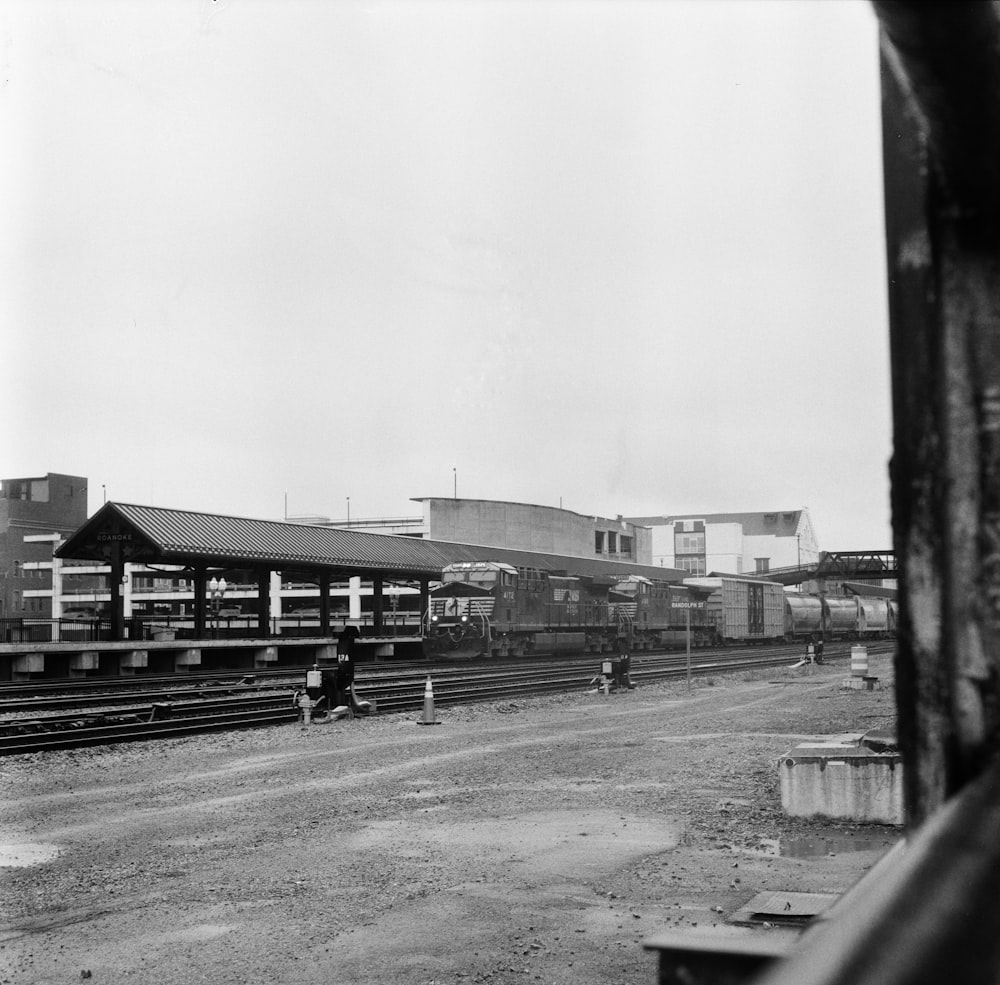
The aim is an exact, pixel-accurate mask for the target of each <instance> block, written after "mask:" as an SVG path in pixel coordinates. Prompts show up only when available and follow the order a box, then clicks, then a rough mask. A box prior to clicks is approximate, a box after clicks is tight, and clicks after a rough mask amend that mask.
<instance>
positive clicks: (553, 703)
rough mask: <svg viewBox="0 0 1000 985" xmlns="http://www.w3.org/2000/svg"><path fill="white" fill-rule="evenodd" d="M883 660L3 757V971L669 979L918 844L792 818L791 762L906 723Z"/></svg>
mask: <svg viewBox="0 0 1000 985" xmlns="http://www.w3.org/2000/svg"><path fill="white" fill-rule="evenodd" d="M870 673H872V674H875V675H878V676H879V678H880V683H881V685H882V687H881V688H879V689H876V690H873V691H856V690H846V689H845V688H844V687H843V683H844V680H845V677H846V675H847V668H846V667H845V666H844V665H842V664H841V665H839V666H829V665H827V666H823V667H818V668H802V669H799V670H791V669H788V670H782V671H774V670H771V671H760V672H757V673H754V674H746V673H742V674H738V675H732V676H728V677H718V678H716V679H715V680H714V681H707V680H704V679H696V680H695V682H694V686H693V688H692V689H691V691H690V692H689V691H688V689H687V688H686V686H685V685H684V684H683V683H680V684H664V685H657V686H647V687H642V688H639V689H636V690H634V691H629V692H623V693H617V694H612V695H610V696H605V695H600V694H594V693H587V694H574V695H568V696H561V697H545V698H535V699H524V700H518V701H505V702H502V703H496V704H490V705H470V706H464V707H455V708H440V707H439V708H438V709H437V719H438V722H439V724H437V725H435V726H419V725H418V724H416V720H417V718H419V716H418V715H385V716H377V717H374V718H371V719H355V720H351V721H341V722H337V723H333V724H314V725H312V726H310V727H308V728H306V727H303V726H300V725H291V726H285V727H279V728H268V729H260V730H255V731H246V732H239V733H228V734H218V735H211V736H203V737H198V738H186V739H176V740H172V741H167V742H163V743H137V744H133V745H122V746H118V747H105V748H99V749H93V750H84V751H73V752H54V753H48V754H46V755H44V756H42V755H33V756H19V757H9V758H6V759H3V760H0V794H2V796H3V798H4V803H5V809H4V814H3V818H2V821H0V879H2V883H3V886H4V892H3V896H2V900H0V913H2V917H3V930H2V934H0V981H2V982H3V983H17V985H21V983H25V985H26V983H32V985H48V983H53V985H54V983H68V982H78V981H80V980H81V979H89V980H91V981H93V982H95V983H120V982H126V981H127V982H135V983H146V982H149V983H156V985H187V983H190V982H213V983H258V982H262V981H266V982H269V983H280V982H289V983H291V982H295V983H304V985H309V983H314V982H316V983H318V982H329V981H332V980H337V981H352V982H359V983H371V985H389V983H393V985H395V983H397V982H399V981H406V982H409V983H415V985H417V983H431V982H434V983H442V982H444V983H497V985H499V983H513V982H517V983H524V982H535V981H542V982H547V983H559V985H561V983H569V982H573V983H575V985H581V983H582V985H591V983H592V985H598V983H600V985H614V983H617V982H622V983H630V985H631V983H635V985H654V983H655V981H656V957H655V954H654V953H652V952H650V951H648V950H646V949H645V948H644V946H643V945H644V943H645V942H646V941H647V940H648V939H649V938H651V937H655V936H656V935H657V934H659V933H662V932H664V931H666V930H678V929H685V930H690V932H692V933H698V934H726V935H748V934H756V935H759V934H769V933H770V934H776V935H780V934H788V933H790V932H789V931H785V930H781V929H778V928H775V929H773V930H767V929H754V930H750V929H746V928H743V927H736V926H734V925H732V924H729V923H728V922H727V919H728V918H729V917H730V916H731V915H732V914H733V913H735V912H737V911H739V910H740V909H741V907H742V906H744V905H745V904H746V903H747V901H748V900H750V898H751V897H753V896H754V895H756V894H757V893H760V892H763V891H765V890H789V891H799V892H822V893H840V892H843V891H844V890H845V889H847V888H848V887H849V886H850V885H852V884H853V883H854V882H856V881H857V879H858V878H859V877H860V876H861V875H862V874H863V873H864V872H865V871H866V870H867V869H868V868H870V867H871V865H872V864H874V862H875V861H876V860H877V859H878V858H879V857H880V856H881V854H882V853H883V852H884V851H885V849H886V848H887V847H888V846H889V845H891V844H892V843H893V842H894V841H895V840H896V839H897V837H898V832H897V831H896V830H895V829H892V828H884V827H879V826H870V825H867V826H866V825H850V824H844V823H839V824H833V823H830V822H822V821H818V820H809V821H804V820H801V819H792V818H787V817H785V816H784V815H783V814H782V812H781V805H780V797H779V788H778V770H777V759H778V757H779V756H780V755H781V754H783V753H784V752H786V751H787V750H788V749H789V748H791V747H792V746H793V745H795V744H797V743H798V742H800V741H802V740H803V739H804V738H807V737H810V736H814V735H826V734H831V733H842V732H846V731H856V732H862V731H867V730H869V729H872V728H882V727H891V726H892V725H893V724H894V722H895V705H894V700H893V695H892V690H891V684H892V680H891V678H892V667H891V659H890V658H889V657H874V658H872V659H871V669H870ZM817 842H818V843H819V846H820V847H819V848H818V849H817V848H815V847H814V848H813V851H812V853H811V854H809V855H807V857H800V855H801V852H793V848H794V847H795V846H799V848H801V846H802V845H804V844H807V843H809V844H812V845H813V846H815V845H816V843H817Z"/></svg>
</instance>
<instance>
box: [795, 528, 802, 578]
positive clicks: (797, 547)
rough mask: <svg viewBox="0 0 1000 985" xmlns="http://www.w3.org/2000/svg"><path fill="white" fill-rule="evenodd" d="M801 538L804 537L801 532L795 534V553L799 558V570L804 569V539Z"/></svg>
mask: <svg viewBox="0 0 1000 985" xmlns="http://www.w3.org/2000/svg"><path fill="white" fill-rule="evenodd" d="M801 538H802V535H801V534H796V535H795V554H796V557H797V559H798V568H799V570H801V569H802V539H801Z"/></svg>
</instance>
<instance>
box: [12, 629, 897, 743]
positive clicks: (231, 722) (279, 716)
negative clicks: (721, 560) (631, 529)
mask: <svg viewBox="0 0 1000 985" xmlns="http://www.w3.org/2000/svg"><path fill="white" fill-rule="evenodd" d="M892 649H893V644H892V643H891V642H886V643H870V644H869V645H868V650H869V653H871V654H873V655H874V654H877V653H885V652H891V651H892ZM801 650H802V648H801V647H795V646H792V647H789V646H779V647H768V648H763V647H761V648H756V649H754V650H748V649H746V648H740V649H735V650H726V651H714V652H713V651H695V652H694V653H693V654H692V655H691V660H690V673H691V674H692V675H698V676H706V675H710V674H713V673H719V674H723V673H734V672H738V671H741V670H759V669H762V668H767V667H788V666H789V665H790V664H791V663H794V662H795V660H796V659H797V658H798V657H799V656H800V655H801ZM848 653H849V645H847V644H844V645H842V646H831V647H830V648H829V650H828V652H827V662H828V663H837V662H839V661H843V660H846V657H847V654H848ZM600 664H601V659H600V658H599V657H595V656H590V657H587V658H578V659H572V660H565V659H563V660H548V661H544V662H541V661H539V662H536V661H532V662H526V661H522V662H518V663H508V664H503V665H497V664H492V665H486V666H479V667H469V666H463V665H459V664H450V665H448V666H445V667H441V666H436V667H433V668H432V667H428V666H426V665H423V666H420V667H419V668H414V667H411V666H407V667H402V666H397V667H386V668H379V669H377V670H375V669H371V670H366V669H365V668H364V666H362V669H361V670H360V671H359V673H358V674H357V675H356V680H355V688H356V691H357V693H358V696H359V698H362V699H375V700H376V702H377V709H378V713H380V714H384V713H387V712H397V713H398V712H411V711H415V710H419V709H420V708H421V707H422V704H423V699H424V684H425V682H426V679H427V677H428V676H430V677H431V678H432V681H433V687H434V700H435V705H436V706H441V707H447V706H449V705H457V704H469V703H475V702H484V701H493V700H498V699H502V698H513V697H521V698H524V697H529V696H534V695H541V694H553V693H567V692H572V691H580V690H587V689H594V688H596V678H597V676H598V674H599V670H600ZM688 672H689V664H688V660H687V657H686V655H685V654H676V653H671V654H667V655H660V656H653V655H644V656H639V657H633V659H632V666H631V670H630V679H631V681H632V683H633V685H635V686H642V685H643V684H650V683H655V682H658V681H663V680H670V679H678V678H684V677H685V676H686V675H687V674H688ZM303 676H304V674H302V675H300V676H299V678H298V683H297V685H292V684H290V685H288V686H282V684H281V683H279V682H278V681H277V680H273V681H271V682H269V684H268V685H267V686H264V685H260V686H255V687H253V688H251V687H250V686H249V685H248V684H245V683H244V684H239V683H236V682H233V683H228V684H226V683H222V684H218V686H203V687H201V688H198V689H195V688H186V689H179V688H178V687H177V686H176V682H173V684H174V686H173V687H170V688H168V689H165V690H157V691H151V692H149V691H147V692H123V693H118V694H114V693H112V692H107V691H105V692H103V693H101V692H93V691H91V692H90V693H89V694H87V695H79V694H77V695H72V694H62V695H50V696H49V697H48V698H47V699H43V698H39V697H30V698H29V697H25V698H23V699H21V700H22V702H23V705H22V707H21V709H20V710H21V711H26V710H29V709H30V710H34V711H43V710H44V711H46V712H48V713H47V714H44V715H41V716H39V717H32V718H21V717H18V718H14V719H8V720H7V721H4V722H0V756H9V755H17V754H25V753H36V752H42V751H45V750H52V749H73V748H81V747H85V746H96V745H108V744H113V743H119V742H135V741H144V740H149V739H157V738H168V737H175V736H180V735H193V734H198V733H201V732H209V731H223V730H234V729H242V728H259V727H262V726H266V725H284V724H291V723H294V722H296V721H298V720H299V717H300V712H299V709H298V707H297V705H296V704H295V702H294V697H295V692H296V690H297V688H298V687H301V686H302V684H303V683H304V682H303V680H302V677H303ZM88 683H90V682H88ZM105 687H107V684H106V685H105ZM150 698H151V699H152V700H150ZM71 699H72V701H73V702H74V704H73V705H66V704H65V702H66V701H69V700H71ZM140 700H143V701H144V702H145V701H148V702H149V703H142V704H139V703H137V702H138V701H140ZM46 701H48V703H47V704H46V703H45V702H46ZM76 702H80V703H81V704H85V703H87V702H89V707H90V708H92V709H93V708H95V707H101V708H102V709H103V710H98V711H90V712H82V711H80V712H76V713H74V714H69V715H55V714H51V712H52V711H54V710H58V709H60V708H66V707H73V706H74V705H75V703H76ZM9 704H10V705H14V704H16V701H15V700H10V701H9ZM106 706H108V707H111V708H113V710H110V711H109V710H107V707H106Z"/></svg>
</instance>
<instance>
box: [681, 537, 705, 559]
mask: <svg viewBox="0 0 1000 985" xmlns="http://www.w3.org/2000/svg"><path fill="white" fill-rule="evenodd" d="M674 553H675V554H704V553H705V534H704V533H681V532H677V533H675V534H674Z"/></svg>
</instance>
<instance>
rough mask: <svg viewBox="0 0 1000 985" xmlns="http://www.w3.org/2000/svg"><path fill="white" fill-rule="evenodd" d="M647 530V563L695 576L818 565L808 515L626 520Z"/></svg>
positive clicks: (804, 512) (801, 512)
mask: <svg viewBox="0 0 1000 985" xmlns="http://www.w3.org/2000/svg"><path fill="white" fill-rule="evenodd" d="M629 520H630V521H631V522H632V523H635V524H639V525H642V526H648V527H649V528H650V529H651V535H652V536H651V539H652V563H653V564H654V565H660V566H662V567H665V568H680V569H682V570H684V571H690V572H691V574H692V575H694V576H702V575H707V574H708V573H710V572H712V571H717V572H724V573H726V574H734V575H742V574H766V573H767V572H768V571H772V570H774V569H776V568H795V567H805V566H807V565H810V564H815V563H816V562H817V561H818V559H819V544H818V542H817V540H816V533H815V531H814V529H813V525H812V520H811V519H810V517H809V511H808V510H805V509H802V510H778V511H774V512H765V513H701V514H698V513H691V514H685V515H682V516H645V517H629Z"/></svg>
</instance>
